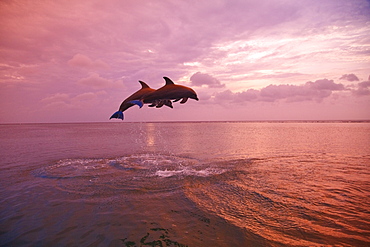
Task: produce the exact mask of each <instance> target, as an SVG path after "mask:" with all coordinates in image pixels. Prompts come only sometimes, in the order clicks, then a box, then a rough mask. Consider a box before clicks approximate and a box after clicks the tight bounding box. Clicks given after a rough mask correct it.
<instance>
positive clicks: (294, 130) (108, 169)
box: [0, 122, 370, 247]
mask: <svg viewBox="0 0 370 247" xmlns="http://www.w3.org/2000/svg"><path fill="white" fill-rule="evenodd" d="M0 167H1V173H0V185H1V192H0V193H1V194H0V202H1V203H0V208H1V212H0V246H189V247H190V246H370V206H369V205H370V123H366V122H362V123H350V122H331V123H330V122H189V123H188V122H186V123H185V122H171V123H168V122H167V123H128V122H107V123H78V124H76V123H73V124H19V125H15V124H6V125H0Z"/></svg>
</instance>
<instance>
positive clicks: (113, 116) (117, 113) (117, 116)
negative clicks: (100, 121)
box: [109, 111, 123, 120]
mask: <svg viewBox="0 0 370 247" xmlns="http://www.w3.org/2000/svg"><path fill="white" fill-rule="evenodd" d="M112 118H117V119H122V120H123V112H121V111H116V112H115V113H113V115H112V116H111V117H110V118H109V119H112Z"/></svg>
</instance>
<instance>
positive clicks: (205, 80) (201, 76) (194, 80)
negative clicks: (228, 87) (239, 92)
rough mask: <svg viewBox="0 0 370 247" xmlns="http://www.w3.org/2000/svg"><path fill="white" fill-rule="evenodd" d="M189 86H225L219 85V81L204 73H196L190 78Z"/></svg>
mask: <svg viewBox="0 0 370 247" xmlns="http://www.w3.org/2000/svg"><path fill="white" fill-rule="evenodd" d="M190 81H191V84H192V85H193V86H203V85H206V86H208V87H211V88H220V87H225V84H221V82H220V81H219V80H217V79H216V78H214V77H213V76H210V75H208V74H205V73H201V72H197V73H195V74H194V75H192V76H191V77H190Z"/></svg>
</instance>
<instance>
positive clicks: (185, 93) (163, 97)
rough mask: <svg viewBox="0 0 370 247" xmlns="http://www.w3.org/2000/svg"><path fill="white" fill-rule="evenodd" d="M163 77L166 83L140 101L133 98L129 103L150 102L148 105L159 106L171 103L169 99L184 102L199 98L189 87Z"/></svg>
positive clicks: (140, 103)
mask: <svg viewBox="0 0 370 247" xmlns="http://www.w3.org/2000/svg"><path fill="white" fill-rule="evenodd" d="M163 79H164V80H165V81H166V85H164V86H163V87H161V88H159V89H157V90H155V91H154V92H152V93H150V94H147V95H145V96H144V97H143V98H142V100H141V102H140V100H139V101H137V100H134V101H131V103H134V104H137V105H139V106H140V105H141V106H142V105H143V104H148V103H151V105H150V106H156V107H161V106H163V104H164V105H167V104H169V102H170V103H171V105H172V102H171V100H174V102H177V101H179V100H181V99H182V100H181V102H180V104H184V103H185V102H186V101H187V100H188V99H189V98H191V99H195V100H199V99H198V96H197V94H196V92H195V91H194V90H193V89H191V88H189V87H185V86H182V85H176V84H175V83H174V82H173V81H172V80H171V79H170V78H168V77H163Z"/></svg>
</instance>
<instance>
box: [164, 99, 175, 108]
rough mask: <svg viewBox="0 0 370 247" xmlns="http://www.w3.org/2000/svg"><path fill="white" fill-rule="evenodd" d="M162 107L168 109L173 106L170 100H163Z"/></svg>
mask: <svg viewBox="0 0 370 247" xmlns="http://www.w3.org/2000/svg"><path fill="white" fill-rule="evenodd" d="M164 105H165V106H168V107H169V108H173V106H172V101H171V100H165V101H164Z"/></svg>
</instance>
